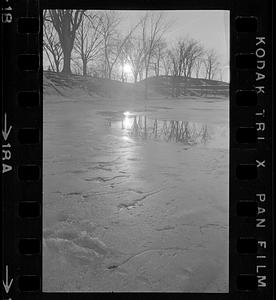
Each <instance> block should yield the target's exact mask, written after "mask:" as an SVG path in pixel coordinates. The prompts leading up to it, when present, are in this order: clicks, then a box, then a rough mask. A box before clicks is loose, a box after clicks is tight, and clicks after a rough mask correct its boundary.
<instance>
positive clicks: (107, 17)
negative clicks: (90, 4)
mask: <svg viewBox="0 0 276 300" xmlns="http://www.w3.org/2000/svg"><path fill="white" fill-rule="evenodd" d="M119 23H120V19H119V18H118V16H117V14H116V12H114V11H110V12H104V13H103V16H102V26H101V33H102V37H103V51H104V65H105V77H106V78H109V79H111V74H112V70H113V68H114V66H115V65H116V63H117V62H118V59H119V57H120V55H121V53H122V51H123V49H124V47H125V45H126V43H127V42H128V41H129V40H130V38H131V36H132V34H133V32H134V30H135V29H136V28H137V26H138V25H139V23H138V24H137V25H136V26H134V27H133V28H131V29H130V30H129V32H128V33H127V34H126V35H124V36H123V35H120V34H119V33H118V31H117V26H118V25H119Z"/></svg>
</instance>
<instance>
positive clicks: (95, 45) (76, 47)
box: [43, 10, 220, 94]
mask: <svg viewBox="0 0 276 300" xmlns="http://www.w3.org/2000/svg"><path fill="white" fill-rule="evenodd" d="M43 18H44V22H43V50H44V53H45V57H46V58H47V60H48V62H49V65H48V69H49V70H51V71H54V72H62V73H64V74H71V73H77V74H82V75H84V76H87V75H90V76H95V77H103V78H108V79H115V80H121V81H126V80H127V75H128V74H125V71H124V66H125V65H128V66H130V69H131V75H132V76H133V81H134V82H137V81H141V80H143V79H147V78H148V77H149V76H161V75H166V76H172V77H178V76H182V77H184V78H189V77H196V78H199V77H202V78H206V79H214V78H215V77H216V76H218V74H219V72H220V63H219V57H218V55H217V53H216V51H215V50H214V49H204V47H203V46H202V45H201V43H200V41H197V40H194V39H192V38H189V37H184V38H181V39H179V40H178V41H177V42H176V43H175V44H174V45H168V43H167V41H166V39H165V35H166V32H167V31H168V29H169V25H168V23H167V22H166V19H165V15H164V13H162V12H145V14H144V16H143V17H142V18H140V20H139V21H138V22H137V24H135V25H134V26H133V27H132V28H130V29H129V31H128V32H127V33H124V34H123V33H122V32H120V30H119V27H120V26H119V25H120V22H121V19H120V16H119V14H118V13H117V12H116V11H88V10H86V11H85V10H45V11H44V13H43ZM146 90H147V81H146ZM146 94H147V91H146Z"/></svg>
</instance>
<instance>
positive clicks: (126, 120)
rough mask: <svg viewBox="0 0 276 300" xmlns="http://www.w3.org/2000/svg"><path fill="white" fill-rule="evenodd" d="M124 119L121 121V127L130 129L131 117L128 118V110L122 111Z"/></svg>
mask: <svg viewBox="0 0 276 300" xmlns="http://www.w3.org/2000/svg"><path fill="white" fill-rule="evenodd" d="M124 116H125V117H124V119H123V121H122V128H123V129H130V128H131V126H132V118H129V116H130V112H129V111H125V112H124Z"/></svg>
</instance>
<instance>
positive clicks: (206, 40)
mask: <svg viewBox="0 0 276 300" xmlns="http://www.w3.org/2000/svg"><path fill="white" fill-rule="evenodd" d="M163 12H164V15H165V16H166V17H165V18H166V20H167V21H168V23H169V24H170V27H169V30H168V32H167V33H166V36H165V38H166V40H167V41H168V42H169V43H170V42H171V43H173V42H174V41H175V40H177V39H178V38H181V37H185V36H189V37H191V38H194V39H196V40H199V41H201V43H202V45H203V46H204V47H205V48H206V49H212V48H213V49H215V50H216V52H217V53H218V55H219V58H220V62H221V64H222V66H223V67H224V68H225V74H224V75H223V77H224V80H226V81H228V79H229V75H228V71H229V70H228V69H229V51H230V48H229V34H230V28H229V22H230V13H229V11H226V10H207V11H206V10H165V11H163ZM145 13H146V11H141V10H140V11H138V10H133V11H129V10H128V11H119V14H120V16H121V24H120V29H121V30H122V31H127V30H128V29H129V28H130V27H131V26H133V25H135V24H136V23H137V22H138V20H139V19H140V18H141V16H143V15H144V14H145Z"/></svg>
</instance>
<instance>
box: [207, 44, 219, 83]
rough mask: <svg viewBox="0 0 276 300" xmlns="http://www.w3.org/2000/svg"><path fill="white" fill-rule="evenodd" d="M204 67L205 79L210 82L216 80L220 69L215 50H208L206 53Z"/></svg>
mask: <svg viewBox="0 0 276 300" xmlns="http://www.w3.org/2000/svg"><path fill="white" fill-rule="evenodd" d="M204 66H205V78H206V79H209V80H210V79H214V77H215V75H216V74H217V71H218V68H219V60H218V56H217V54H216V51H215V50H214V49H211V50H208V51H207V52H206V57H205V60H204Z"/></svg>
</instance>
